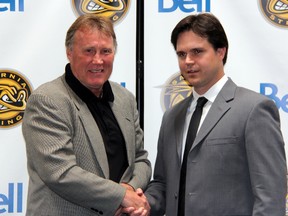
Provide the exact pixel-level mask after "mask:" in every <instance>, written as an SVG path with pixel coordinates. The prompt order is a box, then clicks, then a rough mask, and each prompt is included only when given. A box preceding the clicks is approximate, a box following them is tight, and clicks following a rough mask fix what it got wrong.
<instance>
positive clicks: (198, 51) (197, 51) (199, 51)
mask: <svg viewBox="0 0 288 216" xmlns="http://www.w3.org/2000/svg"><path fill="white" fill-rule="evenodd" d="M201 52H202V50H200V49H194V50H192V54H193V55H198V54H200V53H201Z"/></svg>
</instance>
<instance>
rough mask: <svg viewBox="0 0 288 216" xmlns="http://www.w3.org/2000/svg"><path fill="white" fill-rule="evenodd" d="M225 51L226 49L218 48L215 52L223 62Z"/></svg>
mask: <svg viewBox="0 0 288 216" xmlns="http://www.w3.org/2000/svg"><path fill="white" fill-rule="evenodd" d="M226 51H227V49H226V47H223V48H218V49H217V51H216V52H217V53H218V54H219V56H220V57H221V58H222V60H223V59H224V57H225V55H226Z"/></svg>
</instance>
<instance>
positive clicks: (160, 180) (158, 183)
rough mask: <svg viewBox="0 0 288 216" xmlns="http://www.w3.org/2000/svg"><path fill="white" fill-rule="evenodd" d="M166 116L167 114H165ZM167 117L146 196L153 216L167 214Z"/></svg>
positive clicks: (163, 121) (159, 139)
mask: <svg viewBox="0 0 288 216" xmlns="http://www.w3.org/2000/svg"><path fill="white" fill-rule="evenodd" d="M165 114H166V113H165ZM165 116H166V115H164V116H163V119H162V124H161V128H160V133H159V138H158V147H157V157H156V162H155V170H154V176H153V180H152V181H151V182H150V183H149V185H148V189H147V191H145V195H146V197H147V199H148V201H149V204H150V206H151V213H150V215H151V216H160V215H164V214H165V207H166V179H167V178H166V176H165V171H164V170H165V168H164V164H165V161H164V158H163V155H162V153H163V152H164V151H163V149H162V148H164V145H165V144H164V143H163V138H164V130H165V120H164V119H165Z"/></svg>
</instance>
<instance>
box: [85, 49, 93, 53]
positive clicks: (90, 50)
mask: <svg viewBox="0 0 288 216" xmlns="http://www.w3.org/2000/svg"><path fill="white" fill-rule="evenodd" d="M85 51H86V53H89V54H90V53H92V54H93V53H94V49H86V50H85Z"/></svg>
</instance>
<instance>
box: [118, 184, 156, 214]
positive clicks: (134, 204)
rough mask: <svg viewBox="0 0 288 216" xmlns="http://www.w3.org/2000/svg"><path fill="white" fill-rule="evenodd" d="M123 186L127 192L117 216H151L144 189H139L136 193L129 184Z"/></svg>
mask: <svg viewBox="0 0 288 216" xmlns="http://www.w3.org/2000/svg"><path fill="white" fill-rule="evenodd" d="M121 185H122V186H124V187H125V188H126V189H127V190H126V193H125V197H124V199H123V201H122V203H121V207H120V208H119V209H118V210H117V212H116V214H115V216H120V215H122V214H128V215H130V216H149V213H150V205H149V203H148V201H147V199H146V197H145V195H144V193H143V191H142V189H140V188H138V189H137V190H136V191H134V189H133V188H132V187H131V186H130V185H128V184H123V183H122V184H121Z"/></svg>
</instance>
